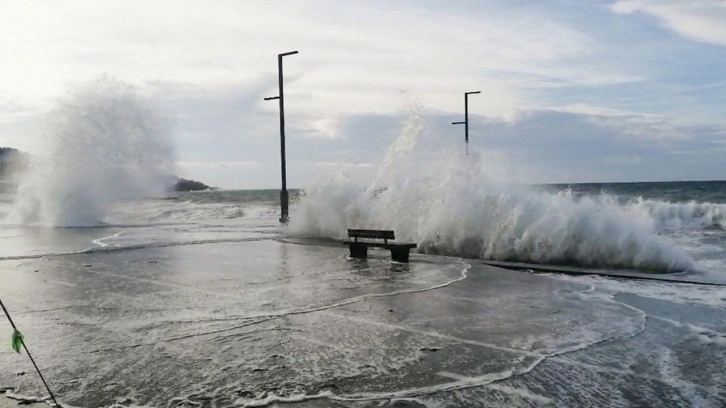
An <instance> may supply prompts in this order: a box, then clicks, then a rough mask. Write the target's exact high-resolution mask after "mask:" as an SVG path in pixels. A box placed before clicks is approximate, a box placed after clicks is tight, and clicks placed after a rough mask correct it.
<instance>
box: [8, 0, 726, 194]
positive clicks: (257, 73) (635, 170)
mask: <svg viewBox="0 0 726 408" xmlns="http://www.w3.org/2000/svg"><path fill="white" fill-rule="evenodd" d="M131 4H132V3H130V2H127V1H103V2H98V1H71V0H68V1H63V2H57V1H45V2H43V1H33V0H25V1H12V0H0V27H3V36H2V37H1V38H0V58H2V59H1V61H2V63H1V64H0V78H2V80H0V145H4V146H12V147H16V148H20V149H23V150H27V151H30V152H33V151H37V150H38V149H39V146H41V145H42V144H43V143H44V137H47V136H44V134H43V132H41V131H40V130H39V129H40V128H41V124H42V123H43V121H44V117H45V115H46V114H47V112H48V111H49V110H50V109H52V108H53V106H54V104H56V103H57V101H58V99H59V98H61V97H62V96H63V95H65V94H67V93H68V92H69V91H70V90H72V89H74V88H75V87H77V86H78V84H79V83H84V82H88V81H91V80H94V79H97V78H98V77H99V76H101V75H103V74H110V75H112V76H114V77H116V78H118V79H120V80H123V81H125V82H127V83H130V84H132V85H134V86H135V87H136V88H137V89H138V91H139V92H140V93H141V94H143V95H146V96H148V97H149V98H151V99H152V100H153V101H154V103H155V104H156V106H157V107H158V109H160V110H162V111H163V112H165V113H167V114H169V115H171V116H172V117H173V118H174V135H175V136H174V137H175V138H176V141H177V146H178V160H179V167H180V169H181V171H182V172H183V174H184V175H185V176H188V177H192V178H196V179H200V180H202V181H205V182H207V183H208V184H213V185H217V186H221V187H224V188H260V187H271V188H272V187H276V186H277V185H278V180H279V170H278V166H279V150H278V149H279V147H278V146H279V137H278V127H277V126H278V122H277V117H276V115H277V105H276V104H275V103H274V102H264V101H263V98H264V97H266V96H272V95H276V94H277V90H276V87H277V75H276V70H277V65H276V54H277V53H278V52H285V51H290V50H299V51H300V54H298V55H295V56H290V57H287V58H286V60H285V64H286V65H285V68H286V69H285V72H286V87H285V89H286V110H287V113H288V117H287V120H288V128H287V131H288V149H289V152H288V153H289V154H288V160H289V163H288V171H289V174H288V178H289V184H290V185H291V186H292V187H304V186H305V185H306V184H307V183H309V182H310V181H311V179H312V178H313V177H315V175H319V174H324V173H325V172H329V171H332V170H333V169H335V168H349V169H350V170H351V171H352V172H353V173H354V174H359V176H360V177H361V178H365V177H369V176H370V175H371V174H372V172H373V171H374V170H375V168H376V165H377V164H378V163H379V162H380V160H381V159H382V156H383V154H384V152H385V150H386V148H387V147H388V145H389V144H390V143H391V141H392V140H393V138H394V137H395V136H396V134H397V133H398V132H399V131H400V121H401V118H402V117H403V116H405V115H406V112H407V111H409V110H410V109H411V108H410V107H411V106H412V105H414V106H417V107H416V108H415V110H416V111H417V112H419V113H421V114H422V115H423V116H424V117H425V118H426V122H427V126H428V128H427V129H428V130H427V131H428V132H430V133H433V134H435V136H436V138H437V140H439V141H441V142H442V143H451V144H455V143H459V144H460V145H461V146H462V148H463V129H462V128H461V127H455V126H451V125H450V122H451V121H454V120H461V119H462V117H461V115H462V109H463V106H462V105H463V96H462V94H463V92H464V91H469V90H482V94H481V95H475V96H472V97H471V98H470V112H471V116H470V121H471V140H472V148H476V149H481V150H482V151H483V152H484V153H485V155H486V157H489V158H492V160H494V159H496V160H498V161H499V162H501V163H505V164H507V166H508V167H507V170H506V171H511V172H512V174H513V177H514V178H516V179H518V180H519V181H530V182H583V181H633V180H688V179H726V161H725V160H723V157H724V154H725V153H726V115H725V114H723V113H722V110H723V107H724V103H725V102H726V69H724V67H726V2H724V1H723V0H691V1H682V0H611V1H608V0H602V1H596V0H593V1H579V0H551V1H549V0H548V1H524V0H499V1H497V0H492V1H476V0H446V1H445V0H441V1H435V0H416V1H414V0H400V1H391V0H365V1H352V0H350V1H340V0H335V1H333V0H308V1H277V0H266V1H251V0H249V1H206V2H202V1H186V0H176V1H174V2H169V1H153V0H150V1H144V2H139V3H133V4H134V5H131ZM519 164H521V166H520V165H519Z"/></svg>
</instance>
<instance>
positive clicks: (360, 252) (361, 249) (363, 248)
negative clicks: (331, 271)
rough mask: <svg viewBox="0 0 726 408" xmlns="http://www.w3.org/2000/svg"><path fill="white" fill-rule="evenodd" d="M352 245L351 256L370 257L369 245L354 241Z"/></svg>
mask: <svg viewBox="0 0 726 408" xmlns="http://www.w3.org/2000/svg"><path fill="white" fill-rule="evenodd" d="M349 245H350V257H351V258H363V259H365V258H367V257H368V245H366V244H364V243H361V242H354V243H351V244H349Z"/></svg>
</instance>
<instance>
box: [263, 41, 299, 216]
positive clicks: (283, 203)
mask: <svg viewBox="0 0 726 408" xmlns="http://www.w3.org/2000/svg"><path fill="white" fill-rule="evenodd" d="M297 53H298V52H297V51H291V52H284V53H282V54H277V85H278V88H279V92H280V93H279V95H278V96H272V97H269V98H265V100H266V101H270V100H273V99H278V100H279V101H280V173H281V174H280V176H281V178H282V189H281V190H280V212H281V215H280V223H282V224H287V222H288V220H289V219H290V217H289V214H288V208H289V196H288V193H287V165H286V162H285V93H284V89H283V83H284V81H283V77H282V57H286V56H288V55H294V54H297Z"/></svg>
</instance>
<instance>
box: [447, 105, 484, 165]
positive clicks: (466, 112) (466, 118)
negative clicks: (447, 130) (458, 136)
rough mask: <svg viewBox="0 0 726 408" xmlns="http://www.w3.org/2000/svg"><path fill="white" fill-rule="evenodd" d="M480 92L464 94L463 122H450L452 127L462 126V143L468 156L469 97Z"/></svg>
mask: <svg viewBox="0 0 726 408" xmlns="http://www.w3.org/2000/svg"><path fill="white" fill-rule="evenodd" d="M479 93H481V91H472V92H464V121H463V122H451V124H452V125H464V143H465V144H466V154H469V95H473V94H479Z"/></svg>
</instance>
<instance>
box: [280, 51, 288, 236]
mask: <svg viewBox="0 0 726 408" xmlns="http://www.w3.org/2000/svg"><path fill="white" fill-rule="evenodd" d="M277 83H278V86H279V88H280V93H279V95H280V173H281V177H282V190H280V210H281V213H282V214H281V215H280V222H281V223H282V224H287V221H288V219H289V217H288V204H289V200H288V199H289V197H288V195H287V165H286V163H285V94H284V91H283V88H284V87H283V86H282V85H283V79H282V54H278V56H277Z"/></svg>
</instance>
